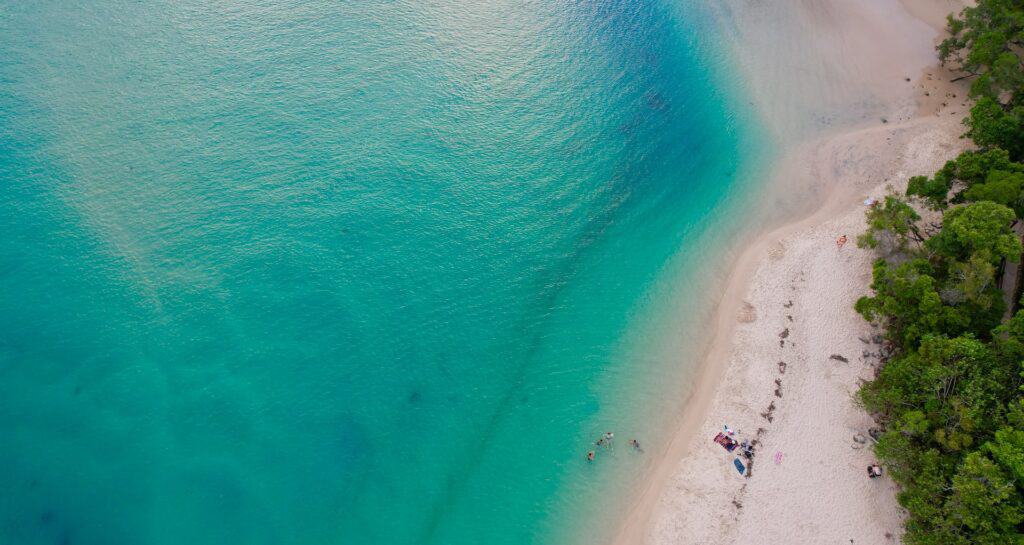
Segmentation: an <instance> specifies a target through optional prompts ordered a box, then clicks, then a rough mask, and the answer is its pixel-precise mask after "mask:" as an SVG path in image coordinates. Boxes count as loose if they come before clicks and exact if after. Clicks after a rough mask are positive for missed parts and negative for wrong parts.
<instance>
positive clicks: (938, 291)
mask: <svg viewBox="0 0 1024 545" xmlns="http://www.w3.org/2000/svg"><path fill="white" fill-rule="evenodd" d="M948 29H949V34H950V36H949V37H948V38H946V39H945V40H944V41H943V42H942V43H941V44H940V45H939V47H938V53H939V57H940V59H941V61H942V62H943V63H944V64H948V65H950V66H951V67H952V68H954V69H956V70H958V71H960V72H963V73H964V76H963V77H962V78H960V79H963V78H967V77H971V78H973V80H972V82H971V91H970V95H971V98H972V99H973V100H974V105H973V106H972V108H971V112H970V116H969V117H968V118H966V119H965V120H964V124H965V125H966V127H967V131H966V133H965V135H964V136H965V137H967V138H970V139H971V140H973V142H974V143H975V144H976V146H977V149H975V150H971V151H966V152H964V153H962V154H961V155H960V156H958V157H956V158H955V159H953V160H951V161H949V162H948V163H946V165H945V166H944V167H943V168H942V169H941V170H939V171H938V172H936V173H935V175H934V176H931V177H928V176H917V177H914V178H911V179H910V181H909V183H908V186H907V191H906V194H905V195H898V194H890V195H888V196H887V197H886V198H885V200H884V201H883V202H882V203H879V204H878V205H877V206H876V207H874V208H873V209H871V210H869V211H868V213H867V219H868V229H867V231H866V232H865V233H864V234H863V235H861V236H860V237H859V239H858V245H860V246H861V247H866V248H872V249H874V250H875V251H876V252H877V253H878V256H879V257H878V259H877V260H876V261H875V263H874V268H873V282H872V284H871V289H872V290H873V295H870V296H865V297H862V298H861V299H860V300H859V301H857V304H856V310H857V312H859V313H860V314H861V315H862V316H864V318H866V319H867V320H870V321H874V322H878V323H880V324H882V325H883V326H884V328H885V336H886V339H887V342H888V343H889V344H890V346H891V348H892V356H891V357H890V358H889V360H888V361H887V362H885V364H884V365H883V366H882V367H881V368H880V370H879V371H878V373H877V376H876V377H875V378H874V380H872V381H871V382H868V383H866V384H865V385H864V386H863V387H862V388H861V390H860V393H859V395H860V401H861V402H862V404H863V406H864V407H865V409H866V410H868V411H869V412H870V413H872V415H874V417H875V418H876V419H877V421H878V422H879V423H880V424H881V426H882V427H883V428H884V430H885V431H884V433H882V434H881V436H880V437H879V439H878V442H877V444H876V445H875V453H876V454H877V455H878V457H879V459H880V460H881V461H882V463H883V465H884V466H885V467H886V468H888V470H889V472H890V474H891V475H892V477H893V479H894V480H895V481H896V482H897V484H899V486H900V492H899V495H898V500H899V502H900V504H901V505H902V506H903V507H904V508H906V509H907V512H908V514H909V516H908V518H907V521H906V533H905V535H904V537H903V542H904V543H907V544H914V545H960V544H963V545H968V544H981V545H984V544H996V543H998V544H1006V543H1024V310H1022V311H1019V312H1017V314H1015V315H1013V316H1012V317H1010V318H1009V319H1008V320H1005V321H1004V313H1005V312H1006V310H1007V309H1006V302H1005V301H1004V298H1003V294H1002V292H1001V290H1000V282H999V278H997V275H999V274H1001V271H1003V270H1005V269H1006V267H1003V266H1002V264H1004V263H1006V262H1017V261H1019V260H1020V258H1021V251H1022V247H1021V241H1020V237H1019V236H1018V234H1017V232H1016V231H1015V230H1014V229H1013V226H1014V225H1015V224H1016V223H1017V222H1019V221H1020V220H1021V219H1024V164H1022V161H1024V60H1022V54H1024V0H979V1H978V2H977V5H976V6H974V7H969V8H966V9H964V10H963V11H962V12H961V13H960V14H959V15H956V16H954V15H951V16H950V17H949V19H948ZM939 214H941V222H939V223H936V224H935V228H929V225H930V224H929V223H928V222H924V221H922V215H939ZM939 225H941V227H939ZM1011 289H1012V288H1011ZM1013 293H1015V294H1016V295H1015V296H1019V291H1016V290H1015V291H1014V292H1013Z"/></svg>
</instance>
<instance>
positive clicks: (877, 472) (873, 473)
mask: <svg viewBox="0 0 1024 545" xmlns="http://www.w3.org/2000/svg"><path fill="white" fill-rule="evenodd" d="M881 476H882V467H881V466H879V465H878V464H871V465H869V466H868V478H869V479H874V478H877V477H881Z"/></svg>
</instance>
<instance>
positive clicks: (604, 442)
mask: <svg viewBox="0 0 1024 545" xmlns="http://www.w3.org/2000/svg"><path fill="white" fill-rule="evenodd" d="M614 439H615V434H614V433H612V432H610V431H606V432H604V435H602V436H601V437H598V438H597V441H594V444H595V445H597V446H598V447H601V448H604V449H610V448H612V441H613V440H614ZM629 446H631V447H633V450H635V451H636V452H643V451H644V449H642V448H640V441H637V440H636V439H630V440H629ZM595 457H597V452H596V451H593V450H591V451H588V452H587V461H588V462H593V461H594V458H595Z"/></svg>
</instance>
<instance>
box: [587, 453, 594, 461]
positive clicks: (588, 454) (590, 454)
mask: <svg viewBox="0 0 1024 545" xmlns="http://www.w3.org/2000/svg"><path fill="white" fill-rule="evenodd" d="M587 461H588V462H593V461H594V451H590V452H588V453H587Z"/></svg>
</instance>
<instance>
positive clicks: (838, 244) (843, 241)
mask: <svg viewBox="0 0 1024 545" xmlns="http://www.w3.org/2000/svg"><path fill="white" fill-rule="evenodd" d="M843 244H846V235H843V236H841V237H839V240H836V247H837V248H840V249H842V247H843Z"/></svg>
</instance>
